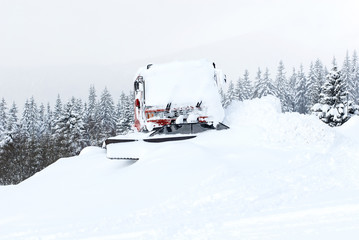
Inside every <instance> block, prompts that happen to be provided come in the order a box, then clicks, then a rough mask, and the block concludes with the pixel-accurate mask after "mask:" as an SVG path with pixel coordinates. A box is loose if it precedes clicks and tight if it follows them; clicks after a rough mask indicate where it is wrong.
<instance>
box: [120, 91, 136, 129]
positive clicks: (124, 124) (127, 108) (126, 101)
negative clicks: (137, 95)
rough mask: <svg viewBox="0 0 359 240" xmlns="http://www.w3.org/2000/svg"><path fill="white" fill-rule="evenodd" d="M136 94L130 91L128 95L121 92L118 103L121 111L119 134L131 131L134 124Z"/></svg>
mask: <svg viewBox="0 0 359 240" xmlns="http://www.w3.org/2000/svg"><path fill="white" fill-rule="evenodd" d="M133 98H134V94H133V93H132V92H130V95H129V96H126V95H125V93H124V92H122V93H121V96H120V99H119V102H118V104H117V109H118V110H117V111H118V112H121V115H120V116H118V119H117V123H116V126H117V128H116V131H117V134H126V133H128V132H129V131H131V129H132V126H133V124H134V117H133V113H134V104H133V102H134V100H133ZM119 109H121V110H119Z"/></svg>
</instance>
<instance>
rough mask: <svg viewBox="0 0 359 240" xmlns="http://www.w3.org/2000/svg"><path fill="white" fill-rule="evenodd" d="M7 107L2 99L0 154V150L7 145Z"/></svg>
mask: <svg viewBox="0 0 359 240" xmlns="http://www.w3.org/2000/svg"><path fill="white" fill-rule="evenodd" d="M7 124H8V122H7V106H6V101H5V99H4V98H3V99H2V100H1V102H0V153H1V151H2V148H3V147H4V145H5V144H6V143H7V141H8V140H9V139H8V132H7Z"/></svg>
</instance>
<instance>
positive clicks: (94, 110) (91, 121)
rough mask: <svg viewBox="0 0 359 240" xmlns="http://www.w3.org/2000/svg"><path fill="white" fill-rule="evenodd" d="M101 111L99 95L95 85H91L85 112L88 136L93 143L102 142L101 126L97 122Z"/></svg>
mask: <svg viewBox="0 0 359 240" xmlns="http://www.w3.org/2000/svg"><path fill="white" fill-rule="evenodd" d="M98 113H99V108H98V102H97V95H96V89H95V86H93V85H91V86H90V89H89V96H88V103H87V111H86V112H85V116H84V122H85V129H86V136H87V138H88V139H89V142H90V144H91V145H99V144H100V141H101V140H100V131H101V130H100V126H99V124H97V118H98V116H97V114H98Z"/></svg>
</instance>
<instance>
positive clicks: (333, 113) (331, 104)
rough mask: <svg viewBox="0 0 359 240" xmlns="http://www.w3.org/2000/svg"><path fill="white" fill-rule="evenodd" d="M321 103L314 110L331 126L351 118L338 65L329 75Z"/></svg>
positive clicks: (338, 124) (323, 89)
mask: <svg viewBox="0 0 359 240" xmlns="http://www.w3.org/2000/svg"><path fill="white" fill-rule="evenodd" d="M333 63H334V61H333ZM320 103H321V104H316V105H314V106H313V112H314V113H315V114H316V115H318V116H319V118H320V119H321V120H322V121H323V122H325V123H327V124H328V125H329V126H332V127H333V126H340V125H342V124H343V123H344V122H345V121H347V120H348V119H349V112H350V109H348V101H347V91H346V89H345V83H344V80H343V78H342V75H341V72H340V71H339V70H338V68H337V67H336V66H334V67H333V68H332V71H331V72H330V73H329V74H328V75H327V78H326V82H325V83H324V85H323V88H322V93H321V99H320Z"/></svg>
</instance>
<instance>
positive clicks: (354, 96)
mask: <svg viewBox="0 0 359 240" xmlns="http://www.w3.org/2000/svg"><path fill="white" fill-rule="evenodd" d="M350 85H351V87H349V89H348V91H349V93H348V94H349V100H352V101H353V102H354V104H356V105H358V104H359V60H358V55H357V52H356V51H354V53H353V56H352V69H351V83H350Z"/></svg>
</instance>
